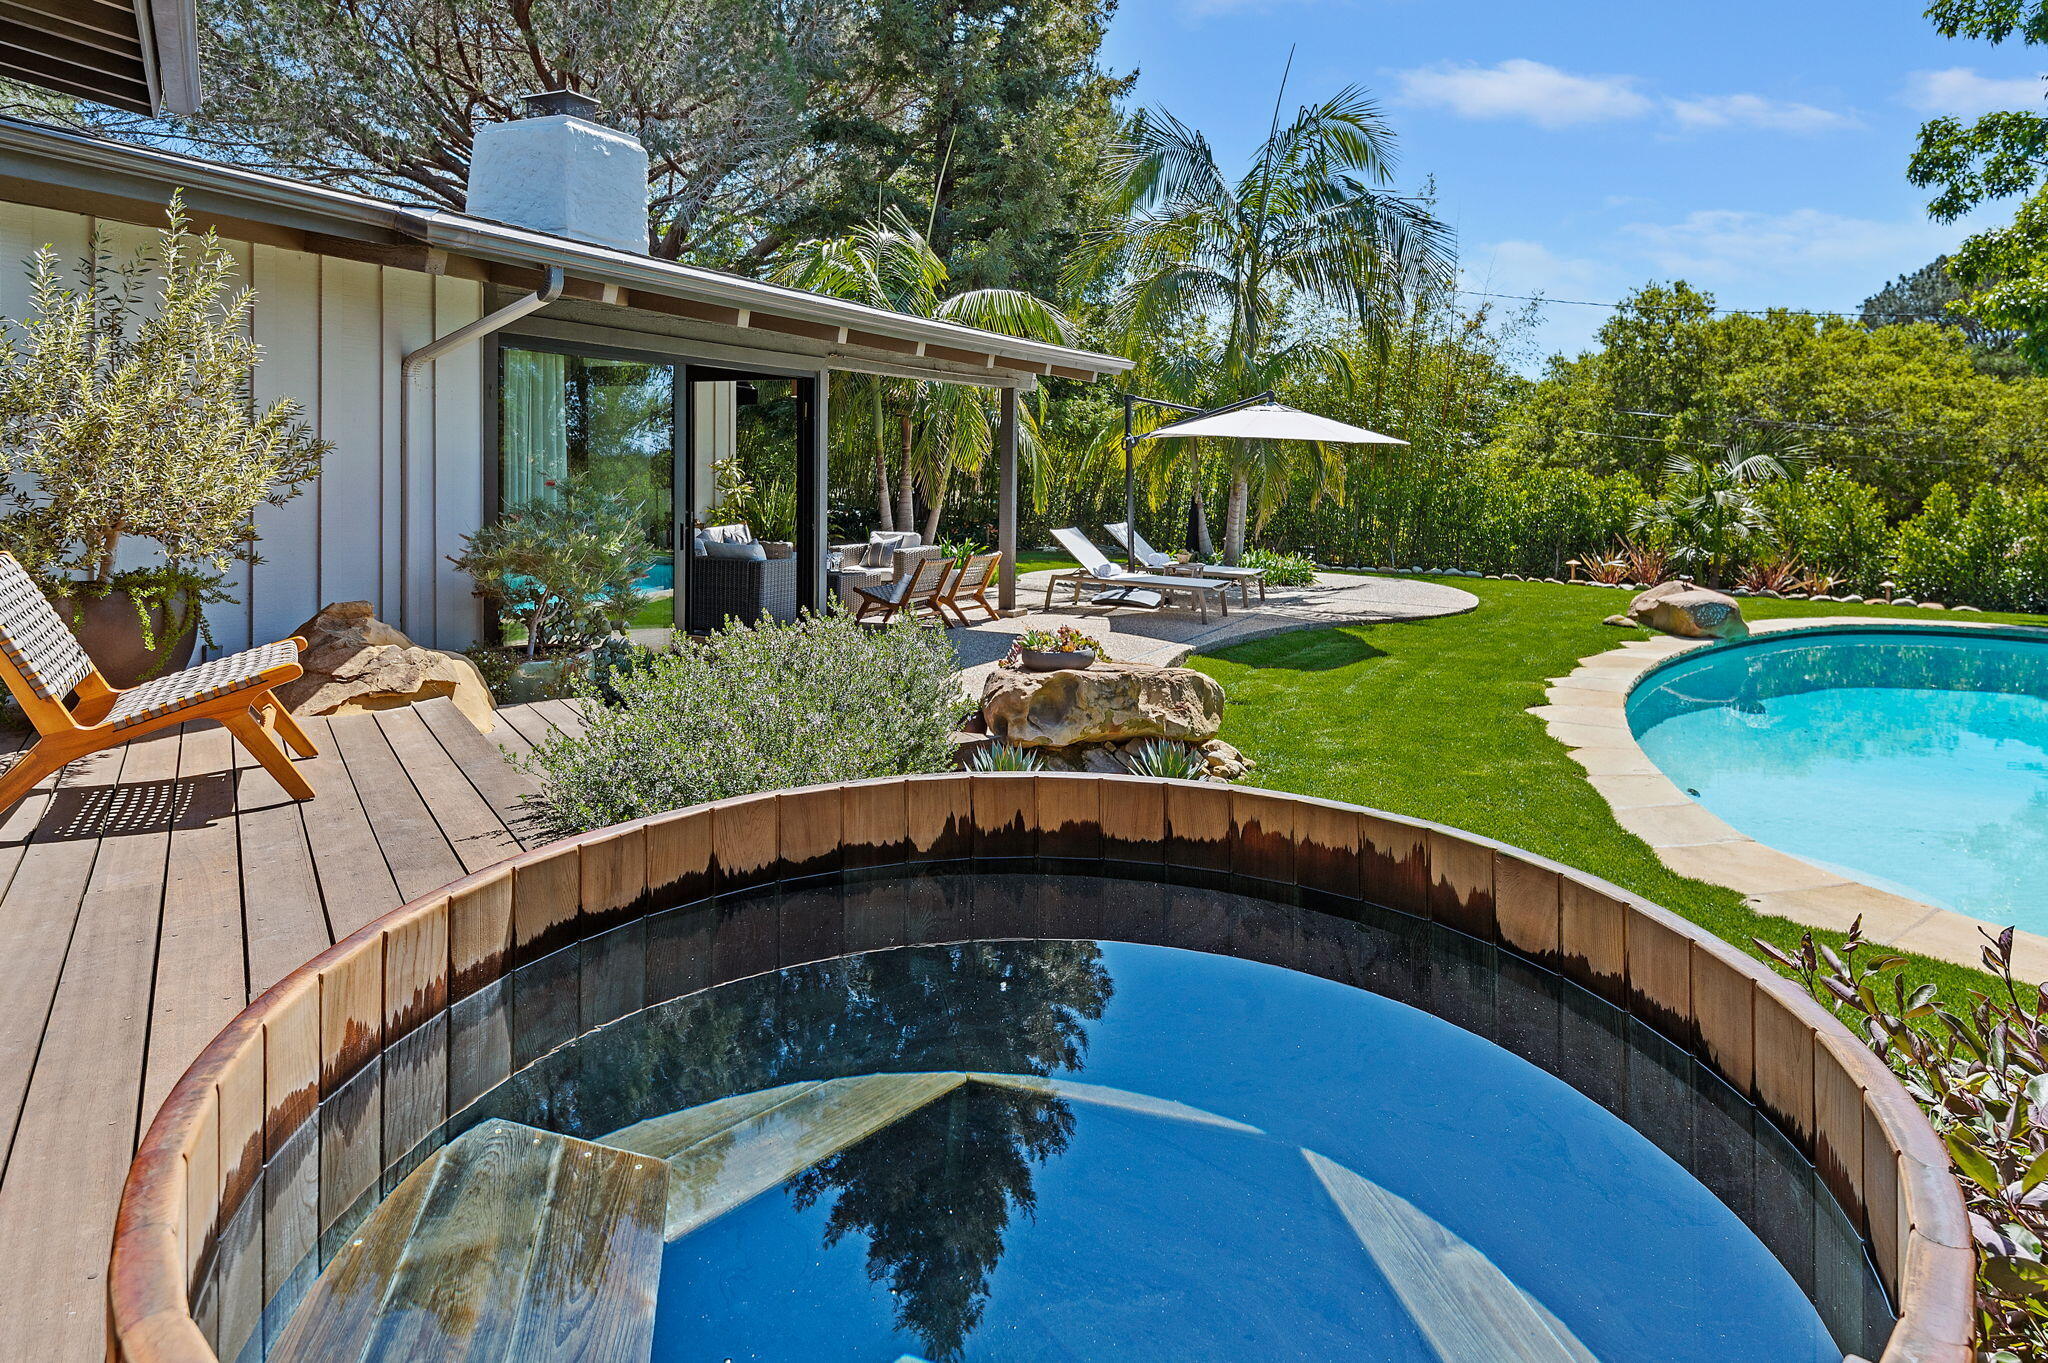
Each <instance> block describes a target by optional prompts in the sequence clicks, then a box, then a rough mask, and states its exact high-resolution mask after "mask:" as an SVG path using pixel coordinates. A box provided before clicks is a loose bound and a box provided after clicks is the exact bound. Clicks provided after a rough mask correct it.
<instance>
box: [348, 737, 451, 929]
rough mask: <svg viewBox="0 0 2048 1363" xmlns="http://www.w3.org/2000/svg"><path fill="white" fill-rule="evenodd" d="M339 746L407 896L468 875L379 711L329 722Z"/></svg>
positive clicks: (400, 889) (386, 860)
mask: <svg viewBox="0 0 2048 1363" xmlns="http://www.w3.org/2000/svg"><path fill="white" fill-rule="evenodd" d="M328 729H329V732H331V733H332V734H333V735H334V747H335V751H337V752H338V753H340V754H341V758H342V760H343V761H344V762H346V763H347V764H348V769H349V774H350V775H351V776H352V777H354V778H355V785H356V796H357V798H358V799H360V800H361V801H362V802H363V812H364V813H365V814H367V815H369V818H370V824H371V826H372V827H373V828H375V829H376V830H377V845H378V846H379V847H380V848H382V849H383V851H384V863H385V864H386V865H387V866H389V867H390V868H391V875H392V877H393V879H395V880H397V882H398V893H399V895H400V896H401V897H402V898H404V899H411V898H412V897H413V896H415V895H422V894H425V893H426V892H427V891H429V890H431V889H433V888H434V887H435V886H437V885H446V884H447V883H448V882H449V881H451V880H456V879H459V878H460V877H461V875H462V873H463V872H462V862H461V861H460V860H459V859H458V858H457V857H456V855H455V851H454V849H453V848H451V847H450V846H449V845H448V839H447V838H446V837H445V836H443V835H442V833H441V826H440V825H439V824H438V823H436V822H435V821H434V814H433V811H432V810H430V809H428V808H427V802H426V801H425V800H422V799H421V798H420V793H419V792H418V791H417V790H415V789H413V784H412V781H411V779H410V778H409V777H407V776H406V774H405V766H404V764H403V763H401V762H400V761H399V760H398V755H397V754H396V753H394V752H392V751H391V744H390V743H389V742H388V741H386V739H385V737H384V730H383V729H382V728H381V727H379V725H378V723H377V718H376V716H375V715H348V716H345V717H343V718H340V719H336V720H335V721H333V723H331V724H330V725H329V726H328Z"/></svg>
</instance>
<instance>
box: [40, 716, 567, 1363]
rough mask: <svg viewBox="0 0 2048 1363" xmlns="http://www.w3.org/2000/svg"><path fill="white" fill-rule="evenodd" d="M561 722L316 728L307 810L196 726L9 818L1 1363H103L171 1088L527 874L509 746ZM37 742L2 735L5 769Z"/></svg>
mask: <svg viewBox="0 0 2048 1363" xmlns="http://www.w3.org/2000/svg"><path fill="white" fill-rule="evenodd" d="M558 722H559V723H563V724H573V723H574V722H575V717H574V715H573V712H570V711H569V707H566V706H560V707H557V711H556V714H555V716H554V717H553V718H549V717H546V716H541V715H533V714H528V713H525V712H524V711H522V710H520V709H516V708H515V709H514V710H512V711H510V712H508V715H507V716H506V717H505V718H502V719H501V720H500V722H499V724H498V726H497V727H496V729H495V731H494V732H493V733H492V734H491V735H488V736H486V735H483V734H479V733H477V732H476V731H475V730H474V728H473V727H471V726H470V724H469V721H468V720H467V719H465V718H463V716H462V714H461V712H460V711H458V710H457V709H456V708H455V707H454V705H453V704H452V703H450V702H448V701H445V700H440V701H433V702H430V703H428V704H427V705H423V706H420V707H416V708H415V709H413V710H410V711H392V712H384V713H382V714H379V715H374V716H373V715H354V716H348V717H345V718H338V719H334V720H331V721H330V720H324V719H313V720H310V721H307V722H306V729H307V732H308V734H309V735H310V736H311V737H312V739H313V741H314V742H315V743H316V744H317V745H319V747H320V748H321V754H320V756H318V757H316V758H310V759H304V760H302V761H301V762H300V763H299V768H300V770H301V771H302V772H304V773H305V775H306V777H307V779H308V780H309V781H311V782H312V784H313V787H314V789H315V791H316V792H318V795H317V798H315V799H314V800H312V801H310V802H308V803H306V804H296V803H294V802H292V801H291V800H289V799H288V798H286V797H285V795H284V792H283V791H282V789H280V788H279V787H278V785H277V783H276V781H275V779H274V778H272V777H271V776H270V775H269V774H268V773H267V772H265V771H263V770H262V769H261V768H260V767H259V766H258V765H257V764H256V763H255V762H254V761H253V759H251V758H250V757H249V756H248V755H247V754H246V753H244V752H243V751H242V750H241V749H240V748H239V747H238V746H237V745H235V744H233V743H232V742H231V741H230V740H229V738H228V736H227V734H226V732H225V731H224V730H222V729H220V728H219V727H218V726H216V725H212V724H206V725H198V726H194V727H192V728H190V729H187V730H184V731H182V732H176V731H173V732H166V733H164V734H162V735H158V736H153V737H151V738H149V739H146V740H143V741H142V742H139V743H136V744H132V745H130V746H128V747H126V748H123V749H117V750H115V751H114V752H111V753H106V754H100V755H97V756H95V757H93V758H89V759H85V760H83V761H80V762H78V763H74V764H73V765H72V766H70V767H67V768H65V769H64V770H63V771H62V772H59V773H58V774H57V775H56V776H54V777H52V778H50V779H49V780H46V781H45V782H43V783H42V784H41V785H40V786H38V787H37V789H36V790H35V791H34V792H33V793H32V794H31V795H30V796H29V797H28V798H27V799H26V800H24V801H23V802H22V803H21V804H19V805H17V806H15V808H14V809H12V810H10V811H5V812H0V1283H5V1284H7V1289H6V1292H5V1294H4V1295H5V1298H6V1301H7V1306H6V1309H4V1310H0V1358H6V1359H12V1358H30V1357H33V1358H36V1359H38V1360H52V1361H54V1363H74V1361H75V1363H88V1360H98V1359H99V1358H100V1357H101V1356H102V1354H103V1352H104V1323H103V1322H104V1317H103V1306H102V1303H101V1300H100V1294H101V1292H102V1290H103V1285H104V1269H105V1265H106V1249H107V1237H108V1234H109V1233H110V1231H111V1228H112V1225H113V1214H114V1204H115V1199H116V1197H117V1196H118V1192H119V1188H120V1183H121V1177H122V1174H123V1172H124V1171H125V1169H126V1167H127V1163H128V1160H129V1158H130V1157H131V1155H132V1153H133V1147H134V1143H135V1141H136V1139H137V1138H138V1135H139V1133H140V1131H141V1130H142V1129H143V1128H145V1127H146V1126H147V1124H148V1122H149V1119H150V1118H151V1117H152V1116H153V1115H154V1114H155V1111H156V1108H157V1106H158V1104H159V1103H161V1102H162V1100H163V1097H164V1095H165V1093H167V1092H168V1091H169V1089H170V1086H171V1085H172V1084H173V1083H175V1082H176V1080H177V1077H178V1075H179V1074H181V1073H183V1071H184V1069H185V1067H186V1065H188V1064H190V1063H191V1061H192V1059H193V1057H194V1056H195V1055H196V1054H197V1053H198V1051H199V1049H200V1048H201V1047H202V1046H203V1045H204V1044H205V1043H206V1042H207V1041H208V1040H210V1039H211V1038H212V1036H213V1035H214V1033H215V1032H217V1031H218V1030H219V1029H220V1028H221V1027H222V1026H223V1025H225V1024H226V1023H227V1022H228V1020H229V1019H231V1018H232V1017H233V1016H234V1014H235V1013H236V1012H237V1011H238V1010H239V1009H240V1008H241V1007H242V1005H243V1004H244V1003H245V1002H246V1001H247V1000H248V999H249V998H250V997H251V996H253V995H254V994H256V993H259V992H261V991H262V990H263V989H265V988H268V987H269V986H270V985H271V984H273V983H275V982H276V980H277V979H279V978H280V977H282V976H283V975H284V974H285V973H286V972H287V971H289V970H291V969H293V968H295V967H296V966H298V965H300V964H301V963H302V962H304V961H305V960H306V959H307V958H309V957H311V956H312V955H314V954H316V953H317V952H319V951H320V950H321V949H323V948H324V947H326V946H327V945H328V944H329V943H330V942H332V941H333V940H334V938H335V937H336V936H337V935H346V934H347V933H349V932H352V931H354V930H355V929H356V928H357V927H359V926H361V925H362V924H363V923H365V922H367V921H369V919H371V918H372V917H374V916H375V915H377V914H379V913H382V912H384V911H385V910H387V909H390V908H394V907H396V906H397V905H398V904H399V903H400V902H402V900H403V899H404V898H405V897H407V896H409V895H415V894H420V893H424V892H426V891H428V890H431V889H433V888H435V887H436V886H439V885H441V884H443V883H445V882H447V881H449V880H453V879H455V878H456V877H458V876H460V875H461V874H463V873H464V871H465V870H466V869H473V868H475V867H476V866H479V865H482V864H486V863H487V862H488V861H492V860H496V859H498V858H499V857H502V856H505V855H508V854H510V853H511V852H513V851H516V850H517V849H518V847H519V846H520V839H521V833H520V830H519V829H518V828H516V827H514V825H515V824H516V823H518V821H519V819H520V814H521V809H520V802H521V801H523V800H524V799H525V797H526V795H527V794H528V793H530V792H531V790H532V789H533V788H534V784H533V778H531V777H530V776H527V775H526V774H524V773H522V772H519V771H518V770H516V769H515V768H513V767H512V766H511V765H510V764H509V763H508V762H507V760H506V758H505V755H504V753H503V752H502V751H501V745H502V746H503V747H507V748H512V749H513V750H514V751H524V750H525V749H526V747H527V740H526V739H525V738H524V737H522V735H525V734H536V735H538V734H546V733H554V732H557V729H556V727H555V726H556V724H557V723H558ZM24 741H25V740H24V738H23V736H22V735H21V734H20V733H19V732H17V731H13V730H0V761H4V759H5V757H6V756H7V755H8V754H9V753H11V752H14V751H17V750H19V748H20V747H21V746H22V745H23V743H24ZM525 836H527V837H531V838H533V839H535V840H536V841H538V840H539V839H538V835H537V834H536V833H532V832H528V833H526V834H525Z"/></svg>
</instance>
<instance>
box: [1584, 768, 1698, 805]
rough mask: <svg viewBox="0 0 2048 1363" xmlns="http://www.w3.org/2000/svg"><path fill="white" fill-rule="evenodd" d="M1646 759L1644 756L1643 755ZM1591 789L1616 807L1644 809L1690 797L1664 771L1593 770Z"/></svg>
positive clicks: (1682, 800)
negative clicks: (1639, 772)
mask: <svg viewBox="0 0 2048 1363" xmlns="http://www.w3.org/2000/svg"><path fill="white" fill-rule="evenodd" d="M1646 760H1647V759H1646ZM1586 779H1587V780H1588V781H1590V782H1591V783H1592V786H1593V789H1595V790H1597V791H1599V792H1600V793H1601V794H1602V795H1604V796H1605V797H1607V803H1608V804H1610V805H1612V806H1614V807H1615V808H1616V809H1643V808H1647V807H1651V806H1655V805H1682V804H1689V803H1691V800H1692V797H1691V796H1689V795H1687V794H1686V793H1685V792H1684V791H1682V790H1680V789H1679V788H1678V786H1677V784H1676V783H1675V782H1673V781H1672V779H1671V778H1670V777H1668V776H1666V775H1665V774H1664V773H1663V772H1661V771H1660V772H1653V773H1649V774H1637V773H1617V774H1612V775H1610V774H1607V773H1604V772H1595V773H1592V774H1590V775H1588V776H1587V778H1586Z"/></svg>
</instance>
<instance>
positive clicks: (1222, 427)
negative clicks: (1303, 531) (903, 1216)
mask: <svg viewBox="0 0 2048 1363" xmlns="http://www.w3.org/2000/svg"><path fill="white" fill-rule="evenodd" d="M1180 436H1221V437H1224V438H1226V439H1233V440H1319V441H1324V442H1327V443H1331V444H1340V445H1405V444H1407V443H1408V442H1407V441H1405V440H1401V439H1398V438H1397V437H1395V436H1391V435H1381V434H1380V433H1379V432H1378V431H1368V430H1367V429H1365V427H1363V426H1352V425H1348V424H1347V423H1345V422H1342V421H1333V420H1331V419H1330V418H1329V417H1326V416H1317V415H1316V414H1315V413H1314V412H1304V411H1302V410H1301V409H1300V408H1299V407H1289V406H1288V405H1287V404H1286V403H1284V402H1261V403H1257V404H1255V405H1252V406H1249V407H1233V408H1231V409H1229V410H1228V411H1222V412H1211V413H1208V414H1206V415H1203V416H1191V417H1189V418H1187V419H1186V420H1185V421H1175V422H1172V423H1170V424H1168V425H1165V426H1155V427H1153V428H1152V429H1151V430H1149V431H1147V432H1145V434H1144V436H1143V437H1142V438H1143V439H1146V440H1172V439H1175V438H1177V437H1180Z"/></svg>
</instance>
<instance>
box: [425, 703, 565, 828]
mask: <svg viewBox="0 0 2048 1363" xmlns="http://www.w3.org/2000/svg"><path fill="white" fill-rule="evenodd" d="M409 713H411V714H414V715H417V716H418V717H419V719H420V722H421V723H423V724H424V725H426V727H427V729H428V730H429V731H431V732H432V734H433V735H434V738H435V739H436V740H437V741H438V742H439V743H440V745H441V747H442V750H443V751H444V752H445V753H446V755H447V757H448V759H449V761H450V762H451V763H452V764H454V766H455V767H456V769H457V770H458V771H459V772H460V773H461V774H462V775H463V776H464V777H466V778H467V779H468V781H469V783H470V785H471V786H472V787H474V788H475V790H476V793H477V794H478V795H481V796H482V797H483V798H484V801H485V802H486V803H487V804H489V805H490V807H491V810H492V811H493V812H494V813H495V814H496V815H497V816H498V821H499V822H500V823H501V824H503V825H504V826H505V827H506V828H508V829H510V830H511V831H512V834H513V836H514V837H516V838H518V839H519V841H520V842H521V843H522V844H528V845H530V844H531V843H532V842H533V841H537V840H539V839H540V838H541V836H542V835H541V834H540V833H539V832H538V830H536V829H534V828H532V827H531V823H532V820H531V818H530V816H529V815H528V813H527V809H526V801H527V798H528V797H529V796H531V795H532V794H533V793H534V792H535V791H536V790H538V789H539V788H540V783H539V782H538V781H536V780H534V779H533V777H531V776H529V775H528V774H527V773H526V772H524V771H522V770H520V769H519V768H518V767H516V766H514V765H513V764H512V763H511V762H509V761H506V760H505V754H504V752H503V751H501V747H502V748H506V749H510V750H511V751H512V752H513V754H514V755H515V756H521V757H523V756H524V755H525V754H526V753H527V752H530V751H532V748H531V746H530V745H528V744H526V742H525V740H524V739H521V740H520V746H519V747H517V748H514V747H513V746H512V744H511V743H510V742H509V741H508V739H509V738H516V737H517V736H518V735H517V733H516V731H514V730H513V729H512V726H511V725H509V724H505V723H500V724H499V725H498V726H497V729H496V730H495V731H493V732H492V733H491V735H490V736H489V737H485V736H484V735H483V734H480V733H478V732H477V731H476V726H475V725H473V724H471V723H470V722H469V721H468V720H467V719H465V718H464V717H463V714H462V712H461V711H460V710H458V709H456V708H455V707H454V706H452V705H447V706H442V705H422V706H416V707H414V708H413V709H412V710H411V711H410V712H409Z"/></svg>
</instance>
